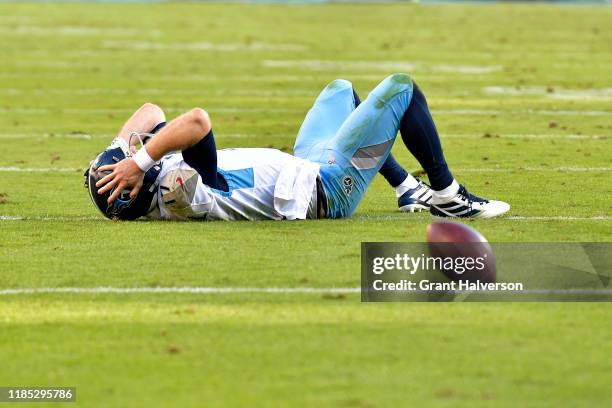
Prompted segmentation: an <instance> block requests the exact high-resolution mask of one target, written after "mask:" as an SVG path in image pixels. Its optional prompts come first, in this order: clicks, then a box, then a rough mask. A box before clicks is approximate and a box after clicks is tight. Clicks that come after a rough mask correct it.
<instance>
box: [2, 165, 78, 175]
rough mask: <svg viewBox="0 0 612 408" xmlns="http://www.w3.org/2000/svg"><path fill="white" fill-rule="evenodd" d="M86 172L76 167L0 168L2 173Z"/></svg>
mask: <svg viewBox="0 0 612 408" xmlns="http://www.w3.org/2000/svg"><path fill="white" fill-rule="evenodd" d="M77 171H85V170H84V168H83V169H78V168H76V167H13V166H10V167H0V172H4V173H56V172H57V173H73V172H74V173H75V172H77Z"/></svg>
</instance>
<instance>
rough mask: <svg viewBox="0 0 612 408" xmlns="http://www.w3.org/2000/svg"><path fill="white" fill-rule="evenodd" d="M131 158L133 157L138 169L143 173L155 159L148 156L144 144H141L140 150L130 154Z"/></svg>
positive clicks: (151, 165)
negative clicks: (132, 154)
mask: <svg viewBox="0 0 612 408" xmlns="http://www.w3.org/2000/svg"><path fill="white" fill-rule="evenodd" d="M132 159H134V161H135V162H136V165H137V166H138V167H140V170H142V171H144V172H145V173H146V172H147V171H149V169H150V168H151V167H153V166H154V165H155V160H153V159H152V158H151V156H149V153H147V149H146V148H145V147H144V146H142V147H141V148H140V150H138V151H137V152H136V154H135V155H134V156H132Z"/></svg>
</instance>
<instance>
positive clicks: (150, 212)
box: [85, 74, 510, 220]
mask: <svg viewBox="0 0 612 408" xmlns="http://www.w3.org/2000/svg"><path fill="white" fill-rule="evenodd" d="M164 125H165V117H164V113H163V111H162V110H161V109H160V108H159V107H157V106H155V105H153V104H145V105H144V106H142V107H141V108H140V109H139V110H138V111H136V113H134V115H133V116H132V117H131V118H130V119H129V120H128V121H127V122H126V123H125V125H124V126H123V128H122V129H121V131H120V133H119V135H118V137H117V138H116V139H115V140H114V141H113V143H112V144H111V145H110V147H109V148H108V149H107V150H105V151H104V152H102V153H101V154H100V155H98V157H97V158H96V159H95V160H94V161H93V162H92V164H91V166H90V168H89V169H88V171H86V183H85V184H86V186H87V187H88V190H89V194H90V196H91V199H92V200H93V202H94V204H95V205H96V206H97V207H98V208H99V209H100V210H101V211H102V213H103V214H104V215H105V216H107V217H109V218H118V219H126V220H131V219H136V218H138V217H142V216H147V217H150V218H162V219H188V218H195V219H207V220H261V219H272V220H282V219H288V220H293V219H316V218H346V217H350V216H351V215H352V214H353V213H354V212H355V210H356V209H357V206H358V205H359V203H360V202H361V200H362V199H363V196H364V194H365V192H366V190H367V189H368V186H369V185H370V184H371V182H372V180H373V179H374V176H375V175H376V174H377V173H381V174H382V175H383V176H384V177H385V178H386V179H387V181H388V182H389V183H390V184H391V186H393V187H395V189H396V192H397V195H398V203H399V207H400V210H402V211H410V212H412V211H418V210H429V211H430V212H431V214H433V215H436V216H442V217H468V218H490V217H495V216H498V215H501V214H503V213H505V212H506V211H508V210H509V209H510V206H509V205H508V204H506V203H504V202H501V201H493V200H485V199H483V198H479V197H476V196H475V195H472V194H470V193H468V191H467V190H466V189H465V187H464V186H462V185H460V184H458V183H457V181H455V179H454V178H453V176H452V174H451V172H450V171H449V169H448V166H447V164H446V161H445V159H444V155H443V153H442V148H441V145H440V139H439V136H438V133H437V131H436V127H435V125H434V123H433V120H432V118H431V115H430V113H429V109H428V107H427V102H426V100H425V97H424V95H423V93H422V92H421V91H420V90H419V88H418V87H417V86H416V85H415V84H414V83H413V81H412V80H411V79H410V77H409V76H408V75H406V74H393V75H391V76H389V77H387V78H386V79H385V80H383V81H382V82H381V83H380V84H379V85H378V86H377V87H376V88H375V89H374V90H373V91H372V92H371V93H370V94H369V95H368V97H367V98H366V100H364V101H363V102H360V100H359V98H358V96H357V94H356V93H355V91H354V90H353V87H352V85H351V83H350V82H348V81H345V80H342V79H337V80H335V81H333V82H331V83H330V84H329V85H327V87H326V88H325V89H324V90H323V91H322V92H321V94H320V95H319V97H318V98H317V100H316V101H315V103H314V105H313V106H312V108H311V109H310V111H309V112H308V114H307V115H306V118H305V119H304V123H302V126H301V128H300V130H299V133H298V136H297V140H296V141H295V146H294V154H293V155H290V154H287V153H283V152H281V151H279V150H275V149H224V150H217V149H216V146H215V140H214V137H213V132H212V124H211V120H210V118H209V116H208V114H207V113H206V112H205V111H204V110H202V109H200V108H195V109H193V110H191V111H189V112H187V113H185V114H183V115H181V116H179V117H178V118H176V119H174V120H172V121H171V122H169V123H168V124H167V126H164ZM398 130H399V132H400V134H401V137H402V140H403V142H404V144H405V145H406V147H407V148H408V150H409V151H410V152H411V153H412V154H413V155H414V156H415V157H416V159H417V160H418V161H419V163H420V164H421V166H423V169H425V171H426V172H427V175H428V177H429V182H430V184H431V187H430V186H429V185H427V184H425V183H423V182H422V181H420V180H418V179H415V178H414V177H412V176H411V175H410V174H408V172H407V171H406V170H405V169H404V168H402V167H401V166H400V165H399V164H398V163H397V162H396V161H395V159H394V158H393V157H392V156H391V154H390V152H391V147H392V146H393V142H394V141H395V138H396V136H397V133H398ZM144 132H147V133H144ZM153 134H155V136H154V137H153ZM139 142H140V143H141V144H142V145H143V147H142V148H140V149H139V150H138V151H137V152H136V150H135V146H136V145H137V144H138V143H139Z"/></svg>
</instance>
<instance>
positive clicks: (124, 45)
mask: <svg viewBox="0 0 612 408" xmlns="http://www.w3.org/2000/svg"><path fill="white" fill-rule="evenodd" d="M102 46H103V47H105V48H116V49H128V50H139V51H141V50H145V51H149V50H170V51H202V50H205V51H225V52H234V51H304V50H305V49H306V48H307V47H306V46H305V45H304V44H273V43H264V42H252V43H212V42H207V41H200V42H180V43H163V42H157V41H156V42H152V41H104V42H103V43H102Z"/></svg>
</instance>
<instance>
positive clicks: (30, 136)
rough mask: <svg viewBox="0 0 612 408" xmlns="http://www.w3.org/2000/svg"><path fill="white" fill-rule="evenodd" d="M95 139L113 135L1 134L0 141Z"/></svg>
mask: <svg viewBox="0 0 612 408" xmlns="http://www.w3.org/2000/svg"><path fill="white" fill-rule="evenodd" d="M93 137H96V138H98V137H100V138H102V137H107V138H109V140H110V139H111V138H112V137H113V135H111V134H98V135H90V134H89V133H0V139H54V138H58V139H82V140H91V139H92V138H93Z"/></svg>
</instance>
